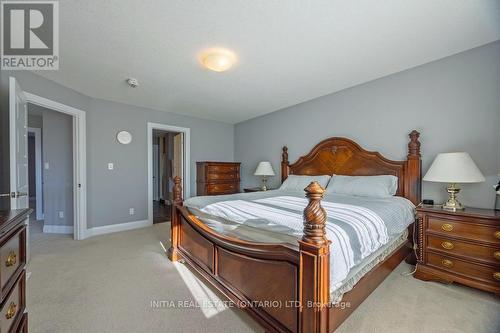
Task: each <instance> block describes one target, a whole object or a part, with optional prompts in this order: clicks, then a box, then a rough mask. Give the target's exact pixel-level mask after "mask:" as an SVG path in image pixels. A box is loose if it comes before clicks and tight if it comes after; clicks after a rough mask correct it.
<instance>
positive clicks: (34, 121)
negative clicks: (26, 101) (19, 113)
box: [28, 105, 43, 128]
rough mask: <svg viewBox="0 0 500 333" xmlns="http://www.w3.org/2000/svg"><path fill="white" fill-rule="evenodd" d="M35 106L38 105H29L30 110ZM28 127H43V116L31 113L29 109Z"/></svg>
mask: <svg viewBox="0 0 500 333" xmlns="http://www.w3.org/2000/svg"><path fill="white" fill-rule="evenodd" d="M33 107H36V105H28V110H30V108H31V109H32V108H33ZM40 109H43V108H40ZM28 127H34V128H42V127H43V119H42V116H41V115H34V114H31V113H29V111H28Z"/></svg>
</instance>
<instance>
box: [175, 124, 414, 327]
mask: <svg viewBox="0 0 500 333" xmlns="http://www.w3.org/2000/svg"><path fill="white" fill-rule="evenodd" d="M409 137H410V142H409V144H408V156H407V159H406V160H405V161H391V160H388V159H386V158H384V157H383V156H382V155H381V154H379V153H378V152H369V151H366V150H364V149H362V148H361V147H360V146H359V145H358V144H357V143H355V142H353V141H351V140H349V139H346V138H337V137H334V138H330V139H326V140H324V141H322V142H320V143H319V144H317V145H316V146H315V147H314V148H313V149H312V150H311V152H309V153H308V154H307V155H305V156H303V157H301V158H299V159H298V160H297V161H296V162H295V163H293V164H290V163H289V162H288V149H287V148H286V147H283V153H282V162H281V179H282V181H284V180H285V179H286V178H287V177H288V175H290V174H294V175H331V174H340V175H382V174H384V175H387V174H390V175H395V176H397V177H398V180H399V183H398V190H397V194H396V195H398V196H402V197H405V198H407V199H409V200H411V201H412V202H413V203H414V204H418V203H420V184H421V161H420V142H419V141H418V138H419V133H418V132H417V131H412V132H411V133H410V134H409ZM180 184H181V179H180V178H178V177H177V178H176V179H175V185H174V188H173V193H174V205H173V209H172V228H171V242H172V243H171V247H170V248H169V250H168V257H169V258H170V260H172V261H178V260H183V261H185V263H187V264H188V265H189V266H190V267H192V268H193V269H194V270H196V271H197V272H198V273H199V274H201V276H203V277H204V278H205V279H206V280H207V281H208V282H210V283H211V284H212V285H213V286H215V287H216V288H217V289H218V290H220V291H221V292H222V293H223V294H224V295H226V296H227V297H228V298H229V299H230V300H232V301H234V302H235V303H236V304H237V305H238V306H239V307H240V308H242V309H244V310H246V311H247V312H248V313H249V314H250V315H251V316H252V317H254V318H255V319H256V320H257V321H258V322H259V323H260V324H261V325H262V326H263V327H264V328H265V330H266V331H267V332H297V333H309V332H315V333H320V332H321V333H324V332H333V331H334V330H335V329H336V328H337V327H338V326H339V325H340V324H341V323H342V322H343V321H344V320H345V319H346V318H347V317H348V316H349V315H350V314H351V313H352V312H353V311H354V310H355V309H356V308H357V307H358V306H359V305H360V304H361V303H362V302H363V300H364V299H365V298H366V297H368V295H369V294H370V293H371V292H372V291H373V290H374V289H375V288H376V287H377V286H378V285H379V284H380V283H381V282H382V281H383V280H384V279H385V278H386V277H387V275H389V273H390V272H391V271H392V270H393V269H394V268H395V267H396V266H397V265H398V264H399V263H400V262H401V261H402V260H403V259H404V258H405V257H407V256H408V254H409V253H410V252H411V249H412V244H411V236H410V237H409V238H408V241H407V242H406V243H405V244H403V245H401V246H400V247H398V248H397V249H396V250H394V251H393V252H392V253H391V255H389V256H388V257H387V258H386V259H385V260H384V261H383V262H381V263H379V264H378V265H377V266H375V267H374V268H373V269H372V270H371V271H370V272H368V273H367V274H366V275H365V276H364V277H363V278H361V280H360V281H359V282H358V283H357V284H356V286H355V287H354V289H352V290H351V291H350V292H348V293H346V294H344V297H343V299H342V302H343V304H344V305H345V306H341V307H340V306H334V305H332V304H330V302H329V289H330V285H329V274H330V273H329V268H330V266H329V246H330V243H331V242H330V241H329V240H327V239H326V237H325V229H324V226H325V222H326V214H325V211H324V209H323V208H322V207H321V199H322V197H323V192H324V190H323V189H322V188H321V186H319V184H318V183H315V182H313V183H311V184H310V185H309V186H308V187H307V188H306V189H305V195H306V197H307V198H308V199H309V204H308V205H307V207H306V208H305V210H304V236H303V238H302V239H301V240H299V241H298V242H299V244H298V249H297V248H294V247H291V246H289V245H286V244H268V243H254V242H248V241H245V240H241V239H236V238H232V237H228V236H224V235H221V234H218V233H216V232H215V231H213V230H212V229H210V228H209V227H207V226H206V225H205V224H204V223H203V222H201V221H200V220H198V219H197V218H196V217H195V216H194V215H192V214H191V213H190V212H189V211H188V209H187V208H186V207H183V204H182V188H181V185H180ZM409 229H410V230H411V229H412V228H411V226H410V228H409ZM411 234H412V233H410V235H411ZM333 246H335V244H333ZM347 305H349V306H347Z"/></svg>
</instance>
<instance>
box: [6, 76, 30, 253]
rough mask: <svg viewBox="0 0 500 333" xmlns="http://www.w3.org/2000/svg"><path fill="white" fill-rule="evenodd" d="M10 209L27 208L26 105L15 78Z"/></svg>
mask: <svg viewBox="0 0 500 333" xmlns="http://www.w3.org/2000/svg"><path fill="white" fill-rule="evenodd" d="M9 138H10V140H9V141H10V142H9V145H10V192H11V197H10V208H11V209H22V208H28V207H29V201H28V200H29V199H28V186H29V182H28V105H27V102H26V96H25V95H24V93H23V91H22V89H21V87H19V85H18V84H17V81H16V79H15V78H13V77H10V78H9ZM25 223H26V226H27V228H28V231H27V232H26V237H27V239H26V260H27V261H28V260H29V258H30V247H29V219H28V218H27V219H26V222H25Z"/></svg>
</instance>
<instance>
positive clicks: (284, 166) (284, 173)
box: [281, 146, 289, 183]
mask: <svg viewBox="0 0 500 333" xmlns="http://www.w3.org/2000/svg"><path fill="white" fill-rule="evenodd" d="M288 165H289V163H288V147H287V146H283V153H282V154H281V183H283V182H284V181H285V179H287V178H288V172H289V169H288Z"/></svg>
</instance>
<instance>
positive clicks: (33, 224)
mask: <svg viewBox="0 0 500 333" xmlns="http://www.w3.org/2000/svg"><path fill="white" fill-rule="evenodd" d="M27 109H28V117H27V122H28V156H27V157H28V184H29V187H28V192H29V206H30V208H32V209H33V210H34V211H35V212H36V213H35V214H32V215H31V216H30V236H33V237H35V238H36V237H39V236H41V235H42V234H47V233H57V234H73V229H74V228H73V225H74V206H73V204H74V199H73V197H74V189H73V183H74V181H73V169H74V168H73V145H72V140H73V117H72V116H70V115H67V114H64V113H61V112H57V111H54V110H51V109H49V108H45V107H42V106H39V105H35V104H31V103H29V102H28V105H27Z"/></svg>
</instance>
